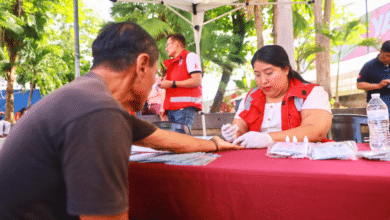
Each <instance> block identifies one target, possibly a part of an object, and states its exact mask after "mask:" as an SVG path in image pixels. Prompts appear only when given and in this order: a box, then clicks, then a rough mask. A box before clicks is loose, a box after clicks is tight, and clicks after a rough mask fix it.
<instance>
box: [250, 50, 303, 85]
mask: <svg viewBox="0 0 390 220" xmlns="http://www.w3.org/2000/svg"><path fill="white" fill-rule="evenodd" d="M256 61H261V62H264V63H269V64H271V65H274V66H277V67H280V68H282V69H285V68H286V67H288V68H289V72H288V75H287V77H288V78H289V79H294V78H295V79H298V80H299V81H301V82H303V83H310V82H308V81H306V80H304V79H303V78H302V76H301V74H299V73H298V72H297V71H295V70H293V69H292V68H291V65H290V60H289V59H288V55H287V53H286V51H285V50H284V49H283V47H281V46H279V45H267V46H264V47H262V48H260V49H258V50H257V51H256V53H255V55H253V58H252V61H251V64H252V68H253V67H254V64H255V62H256Z"/></svg>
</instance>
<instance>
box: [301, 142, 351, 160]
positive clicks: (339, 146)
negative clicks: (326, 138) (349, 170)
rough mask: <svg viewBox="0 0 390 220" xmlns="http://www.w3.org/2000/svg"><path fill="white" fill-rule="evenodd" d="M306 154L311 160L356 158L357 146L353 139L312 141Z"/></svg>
mask: <svg viewBox="0 0 390 220" xmlns="http://www.w3.org/2000/svg"><path fill="white" fill-rule="evenodd" d="M308 154H309V158H310V159H312V160H329V159H340V160H357V146H356V142H355V141H343V142H326V143H312V144H310V147H309V152H308Z"/></svg>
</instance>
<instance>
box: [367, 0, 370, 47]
mask: <svg viewBox="0 0 390 220" xmlns="http://www.w3.org/2000/svg"><path fill="white" fill-rule="evenodd" d="M369 24H370V23H369V22H368V7H367V0H366V38H368V27H369ZM369 53H370V47H369V46H367V54H369Z"/></svg>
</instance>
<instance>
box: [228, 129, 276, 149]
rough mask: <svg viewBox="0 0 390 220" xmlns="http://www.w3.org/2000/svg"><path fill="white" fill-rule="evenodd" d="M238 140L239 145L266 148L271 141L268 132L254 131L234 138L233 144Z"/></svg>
mask: <svg viewBox="0 0 390 220" xmlns="http://www.w3.org/2000/svg"><path fill="white" fill-rule="evenodd" d="M240 142H241V144H239V145H240V146H245V148H266V147H267V146H268V145H270V144H272V143H273V141H272V138H271V136H270V135H269V134H267V133H261V132H256V131H250V132H247V133H245V134H243V135H242V136H240V137H238V138H237V139H236V140H234V141H233V144H238V143H240Z"/></svg>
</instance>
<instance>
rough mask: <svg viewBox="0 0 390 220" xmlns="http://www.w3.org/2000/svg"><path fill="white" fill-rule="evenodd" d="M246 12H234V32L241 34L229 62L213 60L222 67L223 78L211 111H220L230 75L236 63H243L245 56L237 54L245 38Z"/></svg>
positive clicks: (235, 42)
mask: <svg viewBox="0 0 390 220" xmlns="http://www.w3.org/2000/svg"><path fill="white" fill-rule="evenodd" d="M244 15H245V13H242V12H240V11H237V12H235V13H234V14H232V22H233V34H234V35H237V36H239V37H238V38H237V40H234V41H233V43H234V45H235V48H234V49H232V50H231V51H230V54H229V56H228V60H229V61H228V62H225V63H224V62H222V61H221V60H220V59H215V60H212V62H213V63H216V64H217V65H219V66H220V67H222V78H221V81H220V83H219V86H218V91H217V94H216V95H215V97H214V103H213V105H212V106H211V108H210V112H211V113H215V112H219V111H220V109H221V106H222V102H223V97H224V95H225V92H226V86H227V84H228V82H229V80H230V76H231V74H232V73H233V67H234V63H238V64H243V63H244V58H239V57H237V56H236V55H238V54H240V52H241V50H242V47H243V44H244V39H245V33H246V31H245V19H244V18H245V16H244Z"/></svg>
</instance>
